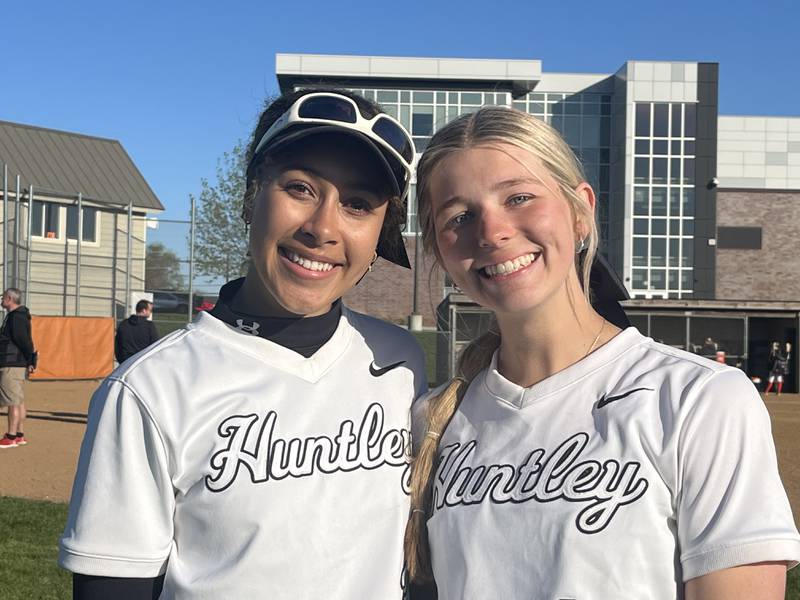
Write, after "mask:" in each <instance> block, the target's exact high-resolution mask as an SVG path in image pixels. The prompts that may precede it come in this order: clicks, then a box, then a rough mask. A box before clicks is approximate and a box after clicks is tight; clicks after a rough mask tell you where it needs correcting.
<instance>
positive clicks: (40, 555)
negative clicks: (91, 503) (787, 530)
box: [0, 496, 800, 600]
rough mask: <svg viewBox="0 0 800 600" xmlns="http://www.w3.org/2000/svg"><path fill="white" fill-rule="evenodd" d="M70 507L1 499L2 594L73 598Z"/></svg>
mask: <svg viewBox="0 0 800 600" xmlns="http://www.w3.org/2000/svg"><path fill="white" fill-rule="evenodd" d="M66 520H67V505H66V504H57V503H55V502H41V501H37V500H23V499H22V498H9V497H7V496H0V530H2V531H3V536H2V537H0V557H2V558H1V559H0V594H2V595H3V596H7V597H9V598H20V599H23V598H24V599H25V600H61V599H63V598H71V597H72V576H71V575H70V573H68V572H67V571H65V570H63V569H62V568H60V567H59V566H58V565H57V564H56V559H57V558H58V546H57V544H58V538H59V536H60V535H61V532H62V531H63V530H64V523H65V521H66ZM786 600H800V567H798V568H796V569H792V570H791V571H789V577H788V580H787V583H786Z"/></svg>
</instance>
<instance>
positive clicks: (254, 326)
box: [236, 319, 261, 335]
mask: <svg viewBox="0 0 800 600" xmlns="http://www.w3.org/2000/svg"><path fill="white" fill-rule="evenodd" d="M259 327H261V323H257V322H256V321H253V322H252V323H250V324H249V325H245V323H244V320H243V319H236V329H238V330H239V331H243V332H244V333H249V334H250V335H258V328H259Z"/></svg>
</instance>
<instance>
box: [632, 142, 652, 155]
mask: <svg viewBox="0 0 800 600" xmlns="http://www.w3.org/2000/svg"><path fill="white" fill-rule="evenodd" d="M634 148H635V150H634V151H635V152H636V154H650V140H636V144H635V146H634Z"/></svg>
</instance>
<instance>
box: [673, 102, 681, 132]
mask: <svg viewBox="0 0 800 600" xmlns="http://www.w3.org/2000/svg"><path fill="white" fill-rule="evenodd" d="M681 122H682V119H681V105H680V104H673V105H672V127H671V130H672V137H681V131H682V129H681Z"/></svg>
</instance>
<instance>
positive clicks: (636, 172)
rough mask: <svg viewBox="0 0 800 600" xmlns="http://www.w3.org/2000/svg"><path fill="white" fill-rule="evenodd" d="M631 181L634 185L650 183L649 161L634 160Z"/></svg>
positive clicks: (645, 159) (647, 159)
mask: <svg viewBox="0 0 800 600" xmlns="http://www.w3.org/2000/svg"><path fill="white" fill-rule="evenodd" d="M633 180H634V181H635V182H636V183H647V182H648V181H650V159H649V158H636V159H634V166H633Z"/></svg>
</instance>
